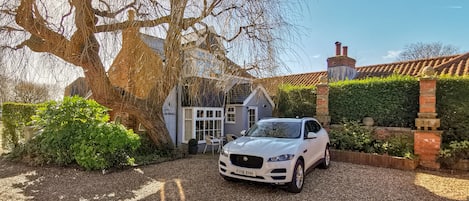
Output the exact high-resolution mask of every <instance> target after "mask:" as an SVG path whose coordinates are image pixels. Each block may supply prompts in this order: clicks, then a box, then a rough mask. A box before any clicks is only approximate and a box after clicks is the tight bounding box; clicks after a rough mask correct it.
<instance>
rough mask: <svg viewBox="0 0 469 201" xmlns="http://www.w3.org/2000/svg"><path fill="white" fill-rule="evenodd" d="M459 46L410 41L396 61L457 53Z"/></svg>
mask: <svg viewBox="0 0 469 201" xmlns="http://www.w3.org/2000/svg"><path fill="white" fill-rule="evenodd" d="M459 52H460V50H459V48H457V47H455V46H452V45H443V44H442V43H441V42H434V43H422V42H418V43H412V44H409V45H406V46H405V48H404V51H403V52H401V53H400V54H399V56H398V57H397V60H398V61H408V60H416V59H427V58H432V57H440V56H448V55H454V54H458V53H459Z"/></svg>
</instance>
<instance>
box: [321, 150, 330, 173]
mask: <svg viewBox="0 0 469 201" xmlns="http://www.w3.org/2000/svg"><path fill="white" fill-rule="evenodd" d="M330 165H331V151H330V150H329V146H326V149H325V150H324V158H323V159H322V163H321V164H320V165H319V168H321V169H327V168H329V166H330Z"/></svg>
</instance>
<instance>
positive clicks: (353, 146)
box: [329, 121, 375, 153]
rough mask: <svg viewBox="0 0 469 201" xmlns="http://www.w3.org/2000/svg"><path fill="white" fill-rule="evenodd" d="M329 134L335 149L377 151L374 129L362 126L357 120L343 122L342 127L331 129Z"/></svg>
mask: <svg viewBox="0 0 469 201" xmlns="http://www.w3.org/2000/svg"><path fill="white" fill-rule="evenodd" d="M329 136H330V141H331V146H332V147H333V148H335V149H339V150H353V151H362V152H367V153H373V152H375V148H374V147H373V131H372V130H371V129H368V128H365V127H362V126H361V125H360V124H359V123H358V122H357V121H346V122H344V123H342V127H340V128H337V129H333V130H331V132H330V133H329Z"/></svg>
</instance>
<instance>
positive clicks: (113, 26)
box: [95, 16, 171, 33]
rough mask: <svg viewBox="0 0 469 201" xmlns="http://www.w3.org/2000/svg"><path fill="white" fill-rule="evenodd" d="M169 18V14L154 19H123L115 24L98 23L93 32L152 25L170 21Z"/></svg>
mask: <svg viewBox="0 0 469 201" xmlns="http://www.w3.org/2000/svg"><path fill="white" fill-rule="evenodd" d="M170 21H171V18H170V16H163V17H159V18H157V19H154V20H143V21H139V20H134V21H125V22H120V23H115V24H106V25H98V26H96V29H95V32H96V33H99V32H113V31H118V30H122V29H126V28H130V27H154V26H158V25H161V24H165V23H170Z"/></svg>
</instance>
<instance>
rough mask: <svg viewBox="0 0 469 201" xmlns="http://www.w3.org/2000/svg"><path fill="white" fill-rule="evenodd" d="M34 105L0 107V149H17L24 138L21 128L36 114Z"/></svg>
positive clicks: (11, 104) (15, 104) (13, 104)
mask: <svg viewBox="0 0 469 201" xmlns="http://www.w3.org/2000/svg"><path fill="white" fill-rule="evenodd" d="M36 108H37V105H36V104H27V103H12V102H8V103H4V104H3V107H2V122H3V123H2V124H3V127H4V128H3V131H2V136H1V137H2V147H3V148H4V149H8V148H14V147H17V146H18V145H19V144H20V142H21V141H22V139H24V136H23V135H22V134H23V133H22V130H23V128H24V127H25V126H26V125H28V124H29V122H31V116H33V115H34V114H35V113H36Z"/></svg>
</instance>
